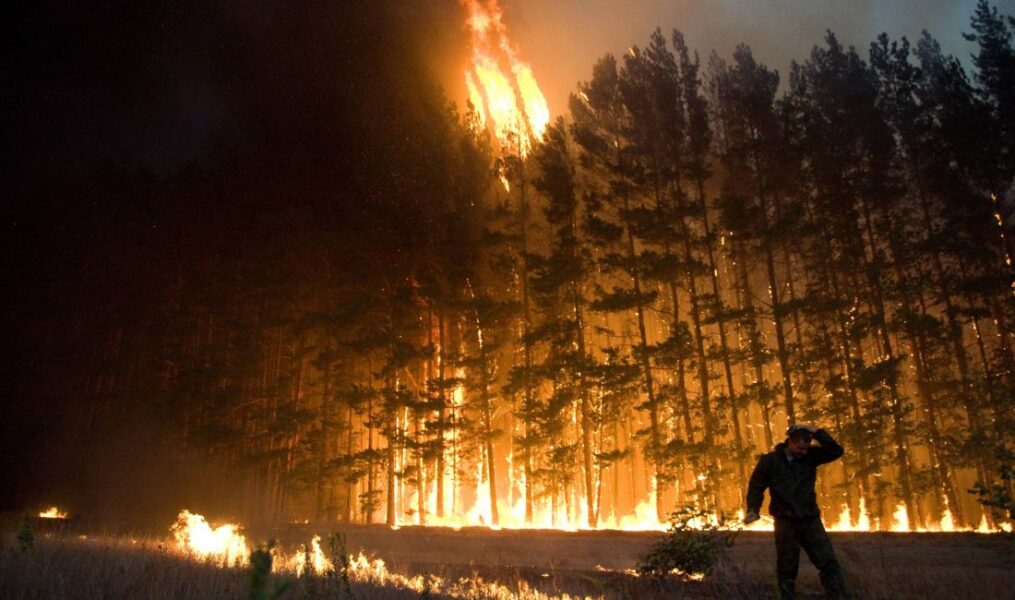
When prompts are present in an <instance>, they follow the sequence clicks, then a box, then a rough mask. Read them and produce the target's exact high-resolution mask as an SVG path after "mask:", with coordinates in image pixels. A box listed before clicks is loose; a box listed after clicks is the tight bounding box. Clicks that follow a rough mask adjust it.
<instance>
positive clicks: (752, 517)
mask: <svg viewBox="0 0 1015 600" xmlns="http://www.w3.org/2000/svg"><path fill="white" fill-rule="evenodd" d="M760 518H761V515H759V514H758V513H756V512H754V511H753V510H749V511H747V515H745V516H744V525H750V524H751V523H753V522H755V521H757V520H758V519H760Z"/></svg>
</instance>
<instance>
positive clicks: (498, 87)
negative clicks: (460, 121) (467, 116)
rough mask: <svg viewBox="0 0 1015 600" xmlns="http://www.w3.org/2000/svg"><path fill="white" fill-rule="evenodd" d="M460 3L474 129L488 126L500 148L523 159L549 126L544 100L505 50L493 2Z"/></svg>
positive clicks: (505, 41)
mask: <svg viewBox="0 0 1015 600" xmlns="http://www.w3.org/2000/svg"><path fill="white" fill-rule="evenodd" d="M460 1H461V3H462V5H463V6H464V7H465V9H466V10H467V11H468V12H469V16H468V18H467V19H466V21H465V23H466V26H467V27H468V29H469V34H470V37H471V39H472V64H471V65H470V67H469V69H468V70H466V72H465V86H466V88H467V90H468V93H469V102H471V103H472V105H473V109H474V110H475V111H476V115H477V117H478V119H477V120H478V125H479V126H480V127H487V126H490V127H492V128H493V133H494V135H495V136H496V137H497V140H498V141H499V142H500V145H501V147H502V148H504V149H505V150H507V151H508V152H517V153H518V154H520V155H521V156H525V154H526V153H527V152H528V151H529V148H531V147H532V143H533V142H534V141H537V140H539V139H541V138H542V137H543V133H544V132H545V131H546V126H547V125H548V124H549V122H550V109H549V107H548V106H547V104H546V98H545V97H544V96H543V92H542V91H541V90H540V89H539V84H538V83H536V77H535V75H533V73H532V68H531V67H530V66H529V65H528V64H526V63H524V62H522V61H521V60H520V59H519V58H518V55H517V52H516V51H515V49H514V48H513V47H512V46H511V42H510V41H509V40H508V37H507V27H505V25H504V22H503V21H502V19H501V10H500V6H499V5H498V3H497V0H485V1H484V0H460ZM509 74H510V75H509Z"/></svg>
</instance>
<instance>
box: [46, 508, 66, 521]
mask: <svg viewBox="0 0 1015 600" xmlns="http://www.w3.org/2000/svg"><path fill="white" fill-rule="evenodd" d="M39 517H40V518H42V519H66V518H67V513H65V512H63V511H61V510H60V509H58V508H57V507H55V506H51V507H49V510H45V511H43V512H41V513H39Z"/></svg>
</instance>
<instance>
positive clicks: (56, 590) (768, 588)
mask: <svg viewBox="0 0 1015 600" xmlns="http://www.w3.org/2000/svg"><path fill="white" fill-rule="evenodd" d="M5 525H6V526H5V527H4V528H3V531H2V533H0V598H4V599H20V598H124V599H140V598H195V599H196V598H244V597H247V596H248V595H249V585H248V582H247V577H248V572H247V570H246V569H244V568H222V567H218V566H215V565H211V564H205V563H201V562H198V561H194V560H191V559H188V558H187V557H184V556H181V555H180V554H178V553H177V552H176V551H175V549H174V546H173V544H172V542H171V541H170V540H169V539H168V537H166V538H159V537H138V536H134V537H132V536H130V535H126V534H117V535H111V534H105V535H104V534H95V533H91V532H85V531H83V530H82V529H81V526H80V525H72V524H61V523H56V524H53V523H44V522H38V523H36V524H35V526H34V529H35V532H34V543H33V547H32V548H31V549H29V550H27V551H23V550H22V548H21V543H20V542H19V540H18V537H17V534H18V524H17V523H16V522H15V521H14V520H9V521H7V522H6V524H5ZM327 531H328V530H327V529H326V528H323V527H313V526H310V525H306V526H288V527H282V528H264V530H261V531H258V530H256V529H251V530H248V531H247V532H246V533H247V537H248V539H249V540H251V541H253V540H258V539H265V540H266V539H269V538H273V539H277V540H279V543H280V546H281V547H282V548H284V549H287V550H288V549H292V548H294V547H296V546H297V545H298V544H299V543H300V542H301V541H308V540H309V539H310V537H311V535H312V534H313V533H315V532H321V533H326V532H327ZM341 531H342V532H343V533H344V534H345V535H346V539H347V546H346V548H347V550H348V551H349V553H351V554H353V555H355V556H359V555H360V553H362V554H363V555H364V556H367V557H372V558H380V559H383V561H384V566H383V567H378V565H379V563H376V562H374V563H367V562H366V561H364V562H361V563H353V564H352V565H351V566H350V567H349V569H348V570H347V571H346V572H347V573H348V581H347V582H346V581H343V580H342V578H341V577H340V576H337V575H331V576H314V575H304V576H302V577H297V576H296V575H295V574H293V573H286V572H282V573H277V574H275V575H274V576H273V578H274V580H275V581H283V580H285V581H289V587H288V588H287V589H286V590H285V592H284V593H283V594H282V596H281V597H284V598H340V597H341V598H347V597H354V598H392V599H394V598H420V597H429V598H476V599H478V598H512V597H520V598H534V599H535V598H548V597H562V598H563V597H571V598H574V597H593V598H599V597H602V598H610V599H613V598H618V599H619V598H632V599H640V598H646V599H651V598H682V597H683V598H765V597H771V595H772V591H773V590H772V584H771V582H772V578H773V577H772V572H773V569H774V560H775V558H774V548H773V544H772V539H771V534H770V533H761V532H743V533H741V534H740V536H739V537H738V538H737V542H736V544H735V545H734V547H733V548H732V550H731V552H730V561H729V564H728V565H726V566H725V567H724V568H723V569H721V571H720V572H719V573H717V574H716V576H714V577H712V578H710V579H707V580H704V581H682V580H680V579H677V578H668V579H666V580H653V579H647V578H643V577H637V576H635V575H633V574H632V573H629V572H628V570H629V569H631V568H632V567H633V566H634V565H635V563H636V562H637V560H638V557H639V556H640V555H642V554H643V553H644V552H645V551H646V550H647V548H648V547H649V546H650V545H651V544H652V542H653V541H654V540H656V539H658V536H659V534H656V533H641V532H614V531H595V532H560V531H546V530H502V531H490V530H487V529H482V528H466V529H461V530H453V529H444V528H422V527H404V528H401V529H398V530H391V529H389V528H386V527H381V526H351V527H344V528H342V530H341ZM832 539H833V542H834V544H835V547H836V551H837V553H838V556H839V560H840V562H841V563H842V564H843V566H844V568H845V570H846V573H847V577H848V580H849V582H850V584H851V587H852V591H853V592H854V594H855V595H856V597H858V598H886V599H887V598H893V599H894V598H984V597H988V598H1012V597H1015V538H1013V536H1012V535H1011V534H994V535H981V534H973V533H947V534H934V533H924V534H901V533H833V534H832ZM326 553H328V554H329V555H330V556H329V558H331V559H332V560H335V557H334V555H333V553H331V552H327V551H326ZM335 562H336V564H339V562H338V561H335ZM802 563H803V565H802V571H801V575H800V579H799V580H798V588H799V590H800V591H801V592H802V593H801V596H802V597H821V594H820V587H819V585H818V578H817V573H816V572H815V571H814V569H813V567H811V565H810V564H809V563H808V562H807V560H806V558H804V559H803V560H802ZM337 570H338V571H341V570H342V569H337Z"/></svg>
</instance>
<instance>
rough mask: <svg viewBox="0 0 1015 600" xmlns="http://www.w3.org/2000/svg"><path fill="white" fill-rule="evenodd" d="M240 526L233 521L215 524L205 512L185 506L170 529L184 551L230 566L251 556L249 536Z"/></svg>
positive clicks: (177, 543) (202, 558)
mask: <svg viewBox="0 0 1015 600" xmlns="http://www.w3.org/2000/svg"><path fill="white" fill-rule="evenodd" d="M239 529H240V527H239V525H234V524H231V523H227V524H225V525H220V526H218V527H214V528H213V527H212V526H211V525H210V524H209V523H208V521H206V520H205V518H204V517H203V516H201V515H199V514H195V513H192V512H190V511H189V510H186V509H184V510H182V511H180V514H179V515H178V516H177V517H176V523H174V524H173V526H172V527H170V528H169V531H170V532H172V534H173V537H174V538H175V539H176V545H177V547H178V548H179V549H180V550H181V551H182V552H184V553H185V554H189V555H192V556H195V557H197V558H199V559H201V560H208V561H211V562H214V563H218V564H222V565H224V566H228V565H237V564H241V563H242V562H243V561H246V560H247V559H248V558H249V556H250V549H249V548H248V547H247V540H246V538H244V537H243V535H241V534H240V533H239Z"/></svg>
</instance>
